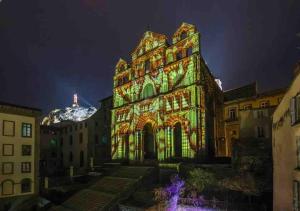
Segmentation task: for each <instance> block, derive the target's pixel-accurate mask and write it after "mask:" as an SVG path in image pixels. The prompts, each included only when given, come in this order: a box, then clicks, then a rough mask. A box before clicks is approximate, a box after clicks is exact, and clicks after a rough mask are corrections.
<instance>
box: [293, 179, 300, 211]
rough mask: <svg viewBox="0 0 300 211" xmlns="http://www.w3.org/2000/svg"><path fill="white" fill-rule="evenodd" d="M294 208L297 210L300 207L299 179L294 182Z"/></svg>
mask: <svg viewBox="0 0 300 211" xmlns="http://www.w3.org/2000/svg"><path fill="white" fill-rule="evenodd" d="M293 208H294V209H293V210H295V211H298V210H299V209H300V183H299V182H298V181H297V180H294V183H293Z"/></svg>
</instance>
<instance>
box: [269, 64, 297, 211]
mask: <svg viewBox="0 0 300 211" xmlns="http://www.w3.org/2000/svg"><path fill="white" fill-rule="evenodd" d="M299 73H300V62H299V63H298V65H297V67H296V69H295V75H296V76H295V78H294V80H293V82H292V84H291V85H290V87H289V89H288V91H287V93H286V94H285V95H284V97H283V99H282V101H281V103H280V104H279V106H278V107H277V109H276V110H275V112H274V115H273V144H272V145H273V169H274V173H273V210H275V211H277V210H300V171H299V169H300V74H299Z"/></svg>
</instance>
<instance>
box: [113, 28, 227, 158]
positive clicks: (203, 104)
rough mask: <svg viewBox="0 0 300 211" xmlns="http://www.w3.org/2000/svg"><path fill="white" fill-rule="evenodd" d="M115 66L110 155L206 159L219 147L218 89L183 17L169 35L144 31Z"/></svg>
mask: <svg viewBox="0 0 300 211" xmlns="http://www.w3.org/2000/svg"><path fill="white" fill-rule="evenodd" d="M131 57H132V60H131V62H126V61H125V60H123V59H120V60H119V61H118V63H117V65H116V68H115V75H114V89H113V109H112V125H111V131H112V133H111V142H112V143H111V144H112V152H111V153H112V154H111V155H112V159H120V160H129V161H144V160H147V159H151V160H158V161H167V160H172V159H206V158H208V157H210V156H214V155H218V154H219V151H220V152H221V151H222V146H223V143H222V142H223V138H222V137H223V136H224V135H223V131H222V128H223V127H222V126H221V124H222V122H223V121H222V104H223V99H222V91H221V89H220V88H219V86H218V85H217V83H216V82H215V78H214V77H213V75H212V74H211V73H210V71H209V69H208V67H207V66H206V64H205V62H204V60H203V58H202V56H201V52H200V33H199V32H198V31H197V30H196V27H195V26H194V25H190V24H187V23H183V24H182V25H181V26H180V27H179V28H178V29H177V30H176V32H175V33H174V35H173V36H172V40H171V44H168V39H167V37H166V36H165V35H162V34H157V33H154V32H150V31H147V32H145V33H144V36H143V37H142V39H141V40H140V42H139V44H138V46H137V47H136V48H135V49H134V51H133V52H132V54H131Z"/></svg>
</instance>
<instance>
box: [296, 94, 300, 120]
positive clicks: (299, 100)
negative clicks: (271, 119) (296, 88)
mask: <svg viewBox="0 0 300 211" xmlns="http://www.w3.org/2000/svg"><path fill="white" fill-rule="evenodd" d="M295 104H296V108H295V111H296V122H299V121H300V94H299V95H297V96H296V103H295Z"/></svg>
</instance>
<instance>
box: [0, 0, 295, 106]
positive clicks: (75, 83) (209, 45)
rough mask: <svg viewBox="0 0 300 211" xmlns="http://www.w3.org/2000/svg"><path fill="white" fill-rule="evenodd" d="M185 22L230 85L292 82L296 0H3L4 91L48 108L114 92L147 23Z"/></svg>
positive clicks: (163, 26)
mask: <svg viewBox="0 0 300 211" xmlns="http://www.w3.org/2000/svg"><path fill="white" fill-rule="evenodd" d="M182 22H188V23H192V24H195V25H196V27H197V28H198V30H199V31H200V32H201V35H202V40H201V44H202V54H203V56H204V58H205V60H206V62H207V63H208V66H209V67H210V69H211V71H212V72H213V74H214V75H215V76H216V77H219V78H220V79H221V80H222V82H223V87H224V88H225V89H230V88H234V87H237V86H241V85H244V84H247V83H250V82H253V81H256V80H257V81H258V83H259V89H260V90H268V89H273V88H279V87H283V86H287V85H288V84H289V82H290V81H291V79H292V68H293V66H294V65H295V63H296V62H297V61H298V60H299V59H300V50H297V46H300V38H298V37H297V36H296V34H297V33H298V32H300V1H299V0H248V1H247V0H205V1H204V0H148V1H145V0H0V79H1V80H0V101H7V102H11V103H17V104H22V105H27V106H34V107H39V108H41V109H43V110H44V112H47V111H49V110H50V109H53V108H54V107H63V106H67V105H70V103H71V98H72V94H73V93H74V92H77V93H78V94H79V98H80V101H81V102H82V100H83V99H85V100H86V101H87V102H89V103H91V104H93V105H97V101H98V100H99V99H101V98H103V97H106V96H109V95H111V94H112V77H113V73H114V66H115V64H116V62H117V61H118V59H119V58H120V57H123V58H125V59H129V55H130V53H131V52H132V50H133V49H134V48H135V47H136V45H137V44H138V42H139V40H140V39H141V37H142V35H143V32H144V31H145V30H146V29H147V28H149V29H150V30H151V31H154V32H158V33H162V34H166V35H167V36H171V35H172V34H173V33H174V32H175V30H176V29H177V28H178V27H179V26H180V24H181V23H182Z"/></svg>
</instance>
